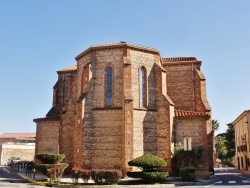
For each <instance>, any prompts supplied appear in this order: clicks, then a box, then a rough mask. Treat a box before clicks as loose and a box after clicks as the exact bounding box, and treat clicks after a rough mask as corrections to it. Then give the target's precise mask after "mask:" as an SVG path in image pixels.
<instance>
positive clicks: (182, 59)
mask: <svg viewBox="0 0 250 188" xmlns="http://www.w3.org/2000/svg"><path fill="white" fill-rule="evenodd" d="M162 60H163V63H175V62H193V61H199V60H198V59H197V58H196V57H169V58H162Z"/></svg>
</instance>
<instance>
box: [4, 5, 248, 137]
mask: <svg viewBox="0 0 250 188" xmlns="http://www.w3.org/2000/svg"><path fill="white" fill-rule="evenodd" d="M249 7H250V1H249V0H240V1H237V0H234V1H232V0H206V1H205V0H204V1H201V0H188V1H184V0H171V1H170V0H157V1H154V0H105V1H104V0H91V1H87V0H74V1H70V0H40V1H34V0H22V1H21V0H5V1H4V0H2V1H0V65H1V67H0V88H1V90H0V91H1V92H0V134H2V133H7V132H35V130H36V124H35V123H34V122H33V119H34V118H40V117H44V116H45V115H46V113H47V112H48V111H49V109H50V108H51V105H52V88H53V86H54V84H55V82H56V80H57V73H56V71H57V70H60V69H62V68H65V67H68V66H71V65H75V64H76V61H75V59H74V58H75V56H76V55H78V54H79V53H81V52H82V51H84V50H85V49H86V48H88V47H89V46H90V45H92V44H102V43H110V42H118V41H126V42H130V43H134V44H139V45H144V46H149V47H154V48H157V49H158V50H159V51H160V52H161V56H162V57H177V56H196V57H197V58H199V59H200V60H202V62H203V64H202V71H203V73H204V74H205V76H206V79H207V97H208V100H209V102H210V105H211V107H212V118H213V119H216V120H218V121H219V123H220V127H221V128H220V130H219V131H218V132H217V133H219V132H225V131H226V128H227V127H226V124H228V123H230V122H232V121H233V120H234V119H235V118H236V117H237V116H238V115H239V114H240V113H242V112H243V111H244V110H246V109H250V87H249V84H248V83H249V82H250V74H249V70H250V62H249V59H250V57H249V56H250V11H249Z"/></svg>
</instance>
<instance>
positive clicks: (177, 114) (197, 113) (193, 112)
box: [174, 110, 210, 117]
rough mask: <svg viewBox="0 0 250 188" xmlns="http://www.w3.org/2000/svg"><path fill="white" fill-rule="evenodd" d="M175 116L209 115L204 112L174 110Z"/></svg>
mask: <svg viewBox="0 0 250 188" xmlns="http://www.w3.org/2000/svg"><path fill="white" fill-rule="evenodd" d="M174 112H175V117H210V115H209V114H208V113H206V112H195V111H186V110H175V111H174Z"/></svg>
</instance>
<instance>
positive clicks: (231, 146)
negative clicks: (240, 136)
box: [225, 123, 235, 158]
mask: <svg viewBox="0 0 250 188" xmlns="http://www.w3.org/2000/svg"><path fill="white" fill-rule="evenodd" d="M225 145H226V148H227V151H228V153H227V157H228V158H231V157H233V156H234V154H235V131H234V125H233V124H232V123H229V124H227V131H226V142H225Z"/></svg>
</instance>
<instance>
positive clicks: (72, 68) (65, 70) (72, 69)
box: [57, 65, 77, 73]
mask: <svg viewBox="0 0 250 188" xmlns="http://www.w3.org/2000/svg"><path fill="white" fill-rule="evenodd" d="M75 70H77V65H74V66H71V67H68V68H65V69H62V70H59V71H57V72H58V73H61V72H71V71H75Z"/></svg>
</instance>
